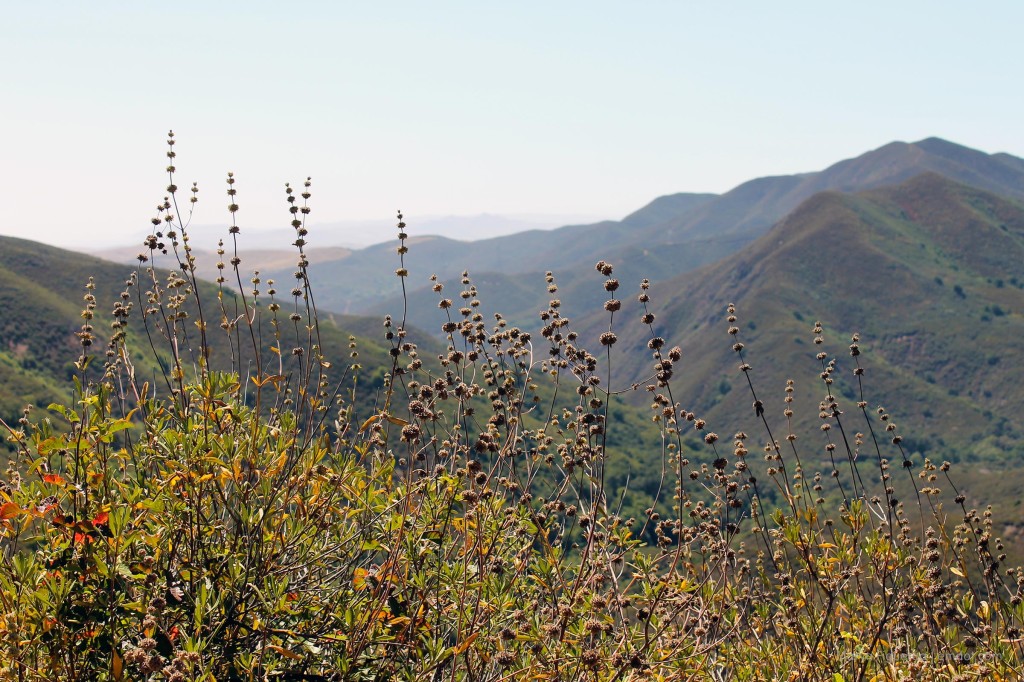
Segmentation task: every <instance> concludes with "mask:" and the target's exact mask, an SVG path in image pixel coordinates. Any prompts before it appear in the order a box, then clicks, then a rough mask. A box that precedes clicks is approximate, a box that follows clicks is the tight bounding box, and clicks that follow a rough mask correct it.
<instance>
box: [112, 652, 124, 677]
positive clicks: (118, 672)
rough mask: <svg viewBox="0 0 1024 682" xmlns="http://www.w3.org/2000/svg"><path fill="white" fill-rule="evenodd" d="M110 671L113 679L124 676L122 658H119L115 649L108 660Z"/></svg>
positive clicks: (119, 655)
mask: <svg viewBox="0 0 1024 682" xmlns="http://www.w3.org/2000/svg"><path fill="white" fill-rule="evenodd" d="M110 672H111V674H112V675H113V676H114V679H115V680H120V679H123V678H124V659H123V658H121V654H119V653H118V652H117V651H116V650H115V651H114V658H113V660H111V662H110Z"/></svg>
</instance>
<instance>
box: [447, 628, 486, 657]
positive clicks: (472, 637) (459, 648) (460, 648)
mask: <svg viewBox="0 0 1024 682" xmlns="http://www.w3.org/2000/svg"><path fill="white" fill-rule="evenodd" d="M479 636H480V633H479V632H474V633H473V634H471V635H470V636H469V637H467V638H466V639H464V640H462V642H461V643H460V644H459V645H458V646H457V647H455V648H454V649H453V650H452V653H453V654H454V655H456V656H458V655H459V654H461V653H462V652H464V651H465V650H466V649H468V648H469V646H470V645H471V644H472V643H473V642H474V641H475V640H476V638H477V637H479Z"/></svg>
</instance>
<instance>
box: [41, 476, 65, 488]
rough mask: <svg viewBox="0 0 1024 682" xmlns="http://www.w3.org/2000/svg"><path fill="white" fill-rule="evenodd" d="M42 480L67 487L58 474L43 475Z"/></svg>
mask: <svg viewBox="0 0 1024 682" xmlns="http://www.w3.org/2000/svg"><path fill="white" fill-rule="evenodd" d="M43 480H44V481H46V482H47V483H52V484H54V485H67V481H65V480H64V478H63V477H62V476H60V475H59V474H44V475H43Z"/></svg>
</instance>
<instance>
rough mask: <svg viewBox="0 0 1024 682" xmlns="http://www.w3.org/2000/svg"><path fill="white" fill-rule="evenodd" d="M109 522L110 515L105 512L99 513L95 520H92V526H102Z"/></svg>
mask: <svg viewBox="0 0 1024 682" xmlns="http://www.w3.org/2000/svg"><path fill="white" fill-rule="evenodd" d="M109 520H110V514H108V513H107V512H100V513H99V514H97V515H96V518H94V519H93V520H92V522H93V525H96V526H102V525H104V524H105V523H107V522H108V521H109Z"/></svg>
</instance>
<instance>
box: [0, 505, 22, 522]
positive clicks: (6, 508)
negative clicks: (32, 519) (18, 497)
mask: <svg viewBox="0 0 1024 682" xmlns="http://www.w3.org/2000/svg"><path fill="white" fill-rule="evenodd" d="M20 513H21V507H19V506H18V505H16V504H14V503H13V502H7V503H6V504H4V505H3V506H2V507H0V519H3V520H5V521H6V520H7V519H13V518H14V517H15V516H17V515H18V514H20Z"/></svg>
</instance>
